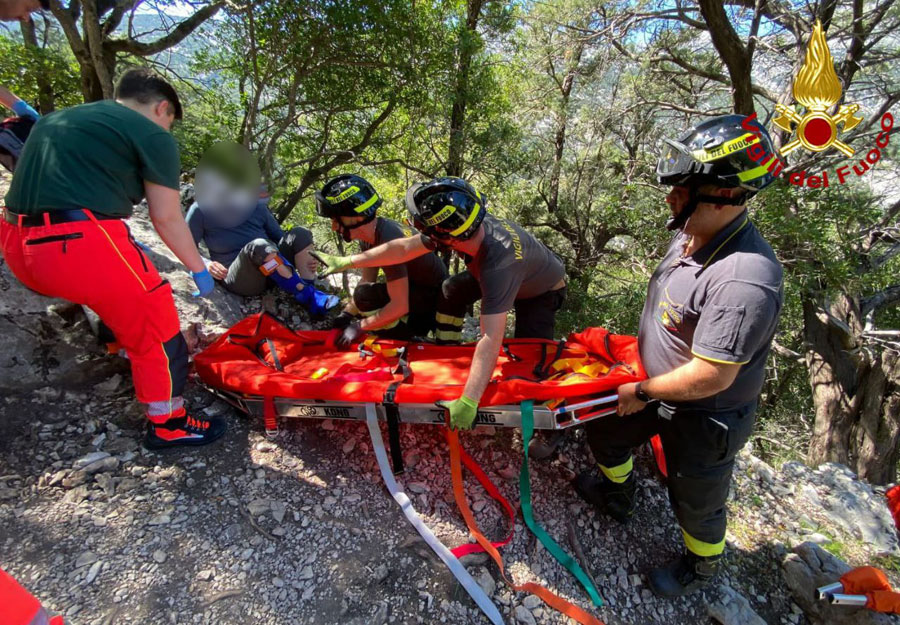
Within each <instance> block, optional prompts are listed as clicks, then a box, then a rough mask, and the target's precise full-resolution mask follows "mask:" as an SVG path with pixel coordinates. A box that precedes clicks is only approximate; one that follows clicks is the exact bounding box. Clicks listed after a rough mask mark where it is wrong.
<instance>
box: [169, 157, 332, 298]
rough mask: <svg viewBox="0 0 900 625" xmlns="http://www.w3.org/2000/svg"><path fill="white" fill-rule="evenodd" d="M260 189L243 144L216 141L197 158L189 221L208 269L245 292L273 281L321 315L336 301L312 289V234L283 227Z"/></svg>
mask: <svg viewBox="0 0 900 625" xmlns="http://www.w3.org/2000/svg"><path fill="white" fill-rule="evenodd" d="M259 189H260V171H259V164H258V163H257V162H256V159H255V158H254V157H253V155H252V154H251V153H250V151H249V150H247V148H245V147H244V146H242V145H240V144H238V143H232V142H221V143H217V144H215V145H213V146H212V147H211V148H209V150H207V151H206V153H205V154H204V155H203V157H202V158H201V159H200V163H199V164H198V165H197V175H196V178H195V181H194V190H195V193H196V202H195V203H194V205H193V206H191V208H190V210H189V211H188V214H187V223H188V226H189V227H190V229H191V234H192V235H193V237H194V241H196V242H197V243H198V244H199V242H200V241H201V240H202V241H203V242H204V243H205V244H206V247H207V249H208V250H209V255H210V260H209V261H207V267H208V268H209V272H210V274H212V276H213V278H215V279H216V280H219V281H221V282H222V284H223V286H224V287H225V288H226V289H228V290H229V291H231V292H232V293H235V294H236V295H241V296H244V297H250V296H255V295H260V294H262V293H263V291H265V290H266V286H267V285H268V282H269V280H271V281H273V282H274V283H275V284H276V285H278V286H279V287H280V288H281V289H283V290H285V291H287V292H288V293H290V294H291V295H292V296H293V297H294V299H296V300H297V301H298V302H300V303H301V304H303V305H304V306H305V307H306V308H307V309H308V310H309V311H310V313H312V314H314V315H322V314H324V313H325V312H326V311H327V310H329V309H331V308H333V307H334V306H336V305H337V304H338V303H339V301H340V300H339V298H338V297H337V296H336V295H331V294H328V293H324V292H322V291H319V290H318V289H316V288H315V277H316V261H315V259H313V258H312V257H311V256H310V252H311V251H312V250H313V236H312V233H311V232H310V231H309V230H307V229H306V228H301V227H296V228H292V229H291V230H290V231H289V232H287V233H285V232H284V231H282V229H281V226H280V225H279V224H278V222H277V221H275V218H274V217H273V216H272V213H271V212H270V211H269V208H268V194H266V193H260V192H259Z"/></svg>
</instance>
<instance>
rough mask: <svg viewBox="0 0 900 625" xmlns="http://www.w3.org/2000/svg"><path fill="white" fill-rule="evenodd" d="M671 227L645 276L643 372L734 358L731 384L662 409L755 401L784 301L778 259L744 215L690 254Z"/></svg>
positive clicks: (651, 373)
mask: <svg viewBox="0 0 900 625" xmlns="http://www.w3.org/2000/svg"><path fill="white" fill-rule="evenodd" d="M689 240H690V237H689V236H688V235H685V234H683V233H679V234H677V235H676V236H675V238H674V239H673V240H672V243H671V244H670V246H669V249H668V251H667V252H666V256H665V257H664V258H663V261H662V262H661V263H660V265H659V267H657V268H656V271H655V272H654V273H653V277H652V278H651V279H650V285H649V287H648V290H647V301H646V303H645V304H644V310H643V312H642V313H641V323H640V331H639V333H638V346H639V348H640V352H641V360H642V361H643V364H644V368H645V369H646V370H647V374H648V375H649V376H650V377H653V376H657V375H662V374H664V373H668V372H669V371H672V370H673V369H676V368H678V367H680V366H682V365H684V364H685V363H687V362H689V361H690V360H691V359H692V358H693V357H694V356H698V357H700V358H703V359H706V360H710V361H712V362H726V363H735V364H741V365H742V366H741V368H740V370H739V371H738V374H737V377H736V378H735V380H734V383H732V385H731V386H730V387H729V388H727V389H726V390H724V391H722V392H721V393H718V394H716V395H713V396H712V397H707V398H704V399H700V400H696V401H691V402H680V403H670V402H663V403H664V404H666V405H668V406H669V407H674V408H677V407H688V408H699V409H706V410H732V409H735V408H739V407H741V406H744V405H746V404H749V403H751V402H754V401H756V399H757V398H758V397H759V393H760V391H761V390H762V385H763V380H764V376H765V369H766V356H767V355H768V353H769V346H770V345H771V343H772V338H773V337H774V336H775V330H776V326H777V325H778V316H779V314H780V312H781V307H782V304H783V301H784V293H783V291H782V269H781V263H779V262H778V259H777V258H776V257H775V253H774V252H773V251H772V248H771V247H769V244H768V243H767V242H766V240H765V239H763V237H762V235H761V234H760V233H759V231H758V230H757V229H756V227H755V226H754V225H753V224H752V223H751V222H750V220H749V218H748V217H747V213H746V212H744V213H742V214H741V215H740V216H739V217H738V218H737V219H735V220H734V221H733V222H731V223H730V224H729V225H728V226H726V227H725V228H723V229H722V231H721V232H719V233H718V234H717V235H716V236H715V237H714V238H713V239H712V240H711V241H710V242H709V243H707V244H706V245H705V246H703V247H702V248H701V249H699V250H697V251H696V252H694V254H692V255H691V256H686V257H685V256H682V254H683V251H684V249H685V246H686V245H687V243H688V242H689Z"/></svg>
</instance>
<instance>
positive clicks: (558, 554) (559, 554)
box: [519, 399, 603, 607]
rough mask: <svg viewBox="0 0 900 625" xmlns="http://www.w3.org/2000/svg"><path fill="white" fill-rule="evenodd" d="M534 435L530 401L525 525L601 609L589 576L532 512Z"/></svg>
mask: <svg viewBox="0 0 900 625" xmlns="http://www.w3.org/2000/svg"><path fill="white" fill-rule="evenodd" d="M533 435H534V402H533V401H531V400H530V399H529V400H526V401H523V402H522V444H523V446H524V454H523V456H522V471H521V472H520V473H519V497H520V502H519V503H520V504H521V506H522V517H524V519H525V525H527V526H528V529H530V530H531V532H532V533H533V534H534V535H535V536H537V538H538V540H539V541H541V544H542V545H544V547H545V548H546V549H547V551H549V552H550V554H551V555H552V556H553V557H554V558H556V559H557V560H558V561H559V563H560V564H562V565H563V566H564V567H565V568H566V570H567V571H569V573H571V574H572V575H574V576H575V578H576V579H577V580H578V581H579V582H581V585H582V586H584V589H585V590H586V591H587V594H588V595H590V597H591V601H593V602H594V605H595V606H597V607H600V606H602V605H603V599H601V598H600V593H598V592H597V589H596V588H595V587H594V584H593V582H591V580H590V578H589V577H588V576H587V574H586V573H585V572H584V571H583V570H582V568H581V567H580V566H578V563H577V562H575V559H574V558H573V557H572V556H570V555H569V554H568V553H566V552H565V551H564V550H563V548H562V547H560V546H559V545H558V544H557V543H556V541H555V540H553V539H552V538H550V534H548V533H547V532H546V530H544V528H543V527H541V526H540V525H538V524H537V522H535V520H534V514H533V513H532V510H531V477H530V476H529V474H528V443H530V442H531V437H532V436H533Z"/></svg>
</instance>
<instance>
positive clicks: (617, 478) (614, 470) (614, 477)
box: [597, 456, 634, 484]
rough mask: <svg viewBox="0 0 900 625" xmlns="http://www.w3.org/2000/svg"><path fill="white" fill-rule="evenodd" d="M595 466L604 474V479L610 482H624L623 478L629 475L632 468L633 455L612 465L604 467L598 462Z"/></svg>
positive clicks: (625, 478)
mask: <svg viewBox="0 0 900 625" xmlns="http://www.w3.org/2000/svg"><path fill="white" fill-rule="evenodd" d="M597 466H598V467H600V470H601V471H602V472H603V475H605V476H606V479H608V480H609V481H610V482H614V483H616V484H624V483H625V480H627V479H628V476H629V475H631V472H632V471H633V470H634V457H633V456H632V457H629V458H628V460H626V461H625V462H623V463H622V464H620V465H617V466H614V467H604V466H603V465H602V464H598V465H597Z"/></svg>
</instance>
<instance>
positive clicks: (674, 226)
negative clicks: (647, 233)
mask: <svg viewBox="0 0 900 625" xmlns="http://www.w3.org/2000/svg"><path fill="white" fill-rule="evenodd" d="M690 189H691V191H690V195H689V196H688V201H687V203H686V204H685V205H684V208H682V209H681V212H680V213H678V214H677V215H675V216H674V217H669V219H668V221H666V230H669V231H672V230H684V227H685V226H686V225H687V222H688V220H689V219H690V218H691V216H692V215H693V214H694V211H695V210H697V206H698V205H699V204H700V202H705V203H707V204H715V205H716V206H729V205H731V204H738V203H743V202H745V201H746V198H741V199H739V200H738V199H735V198H730V197H722V196H720V195H706V194H703V193H700V192H699V191H698V189H699V186H691V188H690Z"/></svg>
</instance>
